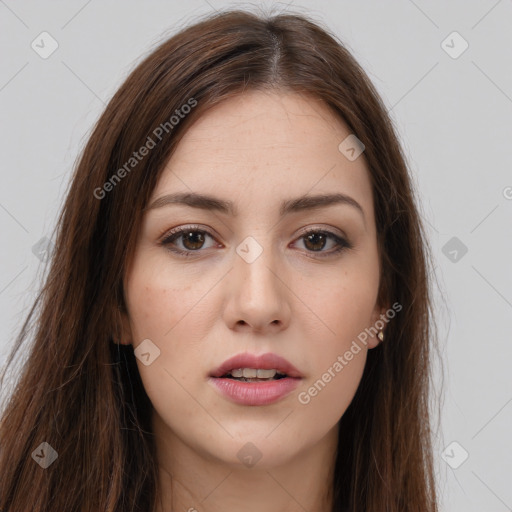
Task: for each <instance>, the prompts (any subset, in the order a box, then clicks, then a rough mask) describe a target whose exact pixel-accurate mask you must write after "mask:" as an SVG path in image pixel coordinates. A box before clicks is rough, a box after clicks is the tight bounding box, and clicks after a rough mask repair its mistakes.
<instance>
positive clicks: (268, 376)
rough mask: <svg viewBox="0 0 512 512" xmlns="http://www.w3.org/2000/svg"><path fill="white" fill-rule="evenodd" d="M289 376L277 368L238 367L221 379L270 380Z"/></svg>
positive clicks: (243, 380) (242, 380) (241, 380)
mask: <svg viewBox="0 0 512 512" xmlns="http://www.w3.org/2000/svg"><path fill="white" fill-rule="evenodd" d="M286 377H288V375H287V374H286V373H282V372H279V371H277V370H276V369H275V368H273V369H270V370H263V369H261V368H237V369H233V370H231V371H229V372H227V373H226V374H224V375H221V377H220V378H221V379H233V380H238V381H240V382H268V381H271V380H280V379H285V378H286Z"/></svg>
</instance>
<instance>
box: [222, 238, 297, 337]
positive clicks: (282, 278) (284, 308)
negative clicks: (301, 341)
mask: <svg viewBox="0 0 512 512" xmlns="http://www.w3.org/2000/svg"><path fill="white" fill-rule="evenodd" d="M259 244H260V246H261V247H262V248H263V244H262V243H261V242H259ZM240 254H243V252H240ZM240 254H238V253H235V254H234V263H233V269H232V270H231V272H229V274H228V279H229V281H228V283H227V287H226V292H227V293H226V306H225V309H224V320H225V322H226V324H227V325H228V326H229V327H230V328H231V329H234V330H239V331H242V330H246V331H252V332H257V333H261V334H275V333H277V332H279V331H281V330H283V329H286V328H287V327H288V325H289V323H290V316H291V304H290V300H291V297H292V296H293V293H292V291H291V290H290V288H289V287H290V284H289V283H286V272H285V271H284V269H283V267H282V264H280V262H279V258H278V255H277V254H275V252H273V251H272V250H271V249H270V248H269V247H268V244H267V246H266V247H264V248H263V251H262V252H261V254H259V256H258V257H257V258H256V259H255V260H254V261H252V260H251V258H245V257H242V256H240Z"/></svg>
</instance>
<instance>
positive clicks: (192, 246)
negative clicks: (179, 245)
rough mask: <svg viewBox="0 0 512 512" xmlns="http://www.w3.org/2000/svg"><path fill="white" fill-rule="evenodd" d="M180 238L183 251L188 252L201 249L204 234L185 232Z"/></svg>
mask: <svg viewBox="0 0 512 512" xmlns="http://www.w3.org/2000/svg"><path fill="white" fill-rule="evenodd" d="M180 236H182V237H183V238H182V241H183V245H184V247H185V249H187V250H190V251H194V250H197V249H201V247H202V246H203V244H204V240H205V237H204V233H202V232H201V231H186V232H183V233H182V234H181V235H180Z"/></svg>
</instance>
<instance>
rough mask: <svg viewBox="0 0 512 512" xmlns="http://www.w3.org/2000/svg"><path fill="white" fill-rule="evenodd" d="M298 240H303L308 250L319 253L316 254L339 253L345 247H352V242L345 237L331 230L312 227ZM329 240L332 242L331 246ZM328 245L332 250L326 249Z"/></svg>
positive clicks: (330, 254) (320, 255)
mask: <svg viewBox="0 0 512 512" xmlns="http://www.w3.org/2000/svg"><path fill="white" fill-rule="evenodd" d="M298 240H302V241H303V244H304V247H305V248H306V252H309V253H318V254H315V256H319V257H327V256H332V255H334V254H337V253H339V252H341V251H343V250H344V249H351V248H352V244H350V242H349V241H348V240H346V239H344V238H341V237H340V236H338V235H336V234H335V233H331V232H330V231H325V230H319V229H312V230H309V231H307V232H306V233H304V234H303V235H302V236H301V237H300V238H299V239H298ZM329 241H330V242H331V244H330V247H328V246H329ZM326 247H328V249H331V250H324V249H325V248H326Z"/></svg>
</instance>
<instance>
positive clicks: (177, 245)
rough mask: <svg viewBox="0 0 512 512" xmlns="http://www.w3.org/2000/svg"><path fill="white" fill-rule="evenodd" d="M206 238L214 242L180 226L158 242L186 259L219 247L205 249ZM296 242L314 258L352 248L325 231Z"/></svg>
mask: <svg viewBox="0 0 512 512" xmlns="http://www.w3.org/2000/svg"><path fill="white" fill-rule="evenodd" d="M207 238H211V239H212V240H213V241H215V238H214V237H213V235H212V234H210V233H209V232H208V231H206V230H204V229H199V226H196V225H193V226H192V225H191V226H183V227H181V226H180V227H178V228H174V229H172V230H171V231H169V232H168V233H167V234H166V235H165V237H164V238H163V240H162V241H161V242H160V245H162V246H164V247H166V248H167V249H168V250H170V251H172V252H174V253H176V254H178V255H180V256H185V257H187V256H192V255H193V254H194V253H200V252H201V249H205V248H206V249H208V248H211V247H215V246H217V247H219V244H218V245H215V243H214V244H211V245H210V246H209V247H205V241H206V239H207ZM297 240H301V241H303V244H304V247H305V249H306V251H307V252H309V253H315V257H316V256H319V257H328V256H332V255H334V254H337V253H339V252H341V251H343V250H345V249H351V248H352V245H351V244H350V242H348V240H346V239H345V238H342V237H340V236H338V235H337V234H335V233H333V232H331V231H328V230H325V229H309V230H307V231H305V232H303V234H302V235H301V236H300V238H298V239H297ZM329 242H330V245H331V248H333V249H334V250H330V251H325V250H324V249H325V248H326V247H327V246H328V245H329Z"/></svg>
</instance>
